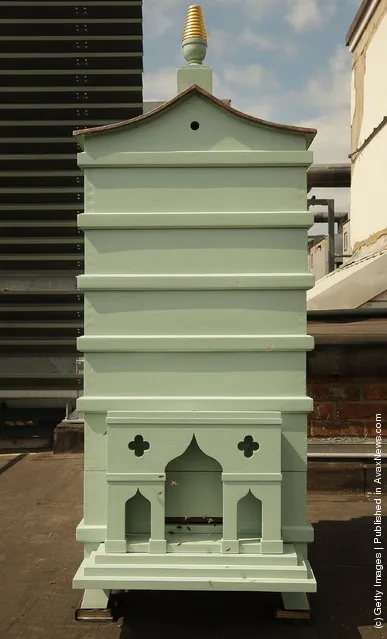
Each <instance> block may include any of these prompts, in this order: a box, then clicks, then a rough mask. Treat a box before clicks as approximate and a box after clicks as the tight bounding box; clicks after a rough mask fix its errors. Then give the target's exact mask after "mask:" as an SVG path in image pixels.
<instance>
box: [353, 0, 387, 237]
mask: <svg viewBox="0 0 387 639" xmlns="http://www.w3.org/2000/svg"><path fill="white" fill-rule="evenodd" d="M386 56H387V2H385V1H382V2H380V3H379V5H378V7H377V9H376V10H375V12H374V14H373V16H372V18H371V20H370V21H369V23H368V25H367V27H366V29H365V30H364V32H363V34H362V36H361V38H360V39H359V42H358V43H357V44H356V46H355V48H354V51H353V61H352V67H353V73H352V135H351V152H352V153H355V152H356V151H358V149H359V148H360V147H361V145H362V144H364V142H365V141H366V140H367V139H368V137H369V136H370V135H371V133H372V132H373V131H374V129H375V128H376V127H378V126H379V125H380V124H381V123H382V121H383V118H384V117H385V116H386V115H387V75H386V74H385V72H384V64H383V61H384V60H385V59H386ZM386 145H387V127H386V126H385V127H384V128H381V130H380V131H379V132H378V133H377V134H376V135H375V137H374V138H373V139H372V140H370V141H369V142H368V143H367V144H366V146H365V148H364V149H363V150H360V151H359V153H356V154H355V155H354V156H353V158H352V187H351V241H352V246H353V248H354V249H355V250H356V247H357V246H358V244H359V243H362V242H364V241H365V240H367V238H369V237H370V236H371V235H373V234H374V233H377V232H378V231H380V230H382V229H384V228H385V227H386V226H387V225H386V219H387V215H386V208H387V205H386V202H387V183H386V180H385V172H386V156H385V149H386ZM383 200H384V201H383Z"/></svg>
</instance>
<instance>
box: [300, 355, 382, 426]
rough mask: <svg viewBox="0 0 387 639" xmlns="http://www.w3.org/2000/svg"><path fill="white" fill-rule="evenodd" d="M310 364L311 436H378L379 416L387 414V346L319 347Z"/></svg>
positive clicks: (309, 357)
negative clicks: (377, 422)
mask: <svg viewBox="0 0 387 639" xmlns="http://www.w3.org/2000/svg"><path fill="white" fill-rule="evenodd" d="M307 361H308V376H307V379H308V394H309V396H310V397H312V398H313V399H314V410H313V412H312V413H309V416H308V435H309V437H337V436H339V437H343V436H348V437H374V436H375V415H376V414H377V413H381V414H382V415H386V414H387V344H372V345H353V344H351V345H321V346H316V348H315V350H314V351H312V352H310V353H308V358H307ZM383 436H384V437H387V424H386V423H384V425H383Z"/></svg>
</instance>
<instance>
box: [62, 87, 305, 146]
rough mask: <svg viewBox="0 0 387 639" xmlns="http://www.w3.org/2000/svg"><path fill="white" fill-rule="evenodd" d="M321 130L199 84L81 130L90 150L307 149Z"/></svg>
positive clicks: (82, 143) (78, 134)
mask: <svg viewBox="0 0 387 639" xmlns="http://www.w3.org/2000/svg"><path fill="white" fill-rule="evenodd" d="M315 134H316V131H315V129H307V128H302V127H296V126H290V125H285V124H277V123H274V122H269V121H266V120H262V119H259V118H256V117H253V116H251V115H247V114H245V113H242V112H241V111H237V110H236V109H234V108H232V107H231V106H229V105H228V104H226V103H225V102H224V101H222V100H219V99H217V98H215V97H214V96H213V95H212V94H211V93H208V92H207V91H205V90H204V89H202V88H201V87H198V86H195V85H193V86H192V87H190V88H189V89H187V90H186V91H184V92H183V93H180V94H179V95H177V96H176V97H175V98H173V99H172V100H170V101H168V102H165V103H164V104H162V105H161V106H159V107H157V108H156V109H154V110H153V111H150V112H148V113H146V114H144V115H141V116H138V117H137V118H132V119H131V120H125V121H123V122H118V123H115V124H109V125H105V126H101V127H95V128H91V129H83V130H80V131H75V132H74V135H76V136H77V139H78V141H79V142H80V144H81V146H83V147H84V148H86V147H87V150H88V152H89V153H90V152H93V153H96V154H98V153H99V151H100V150H101V149H102V147H103V149H104V151H105V152H106V151H107V150H108V151H109V152H119V151H123V150H126V151H139V152H147V151H150V152H163V151H167V150H168V151H207V150H212V151H235V150H262V151H265V150H267V151H277V150H281V151H282V150H289V151H304V150H305V149H307V148H308V147H309V146H310V144H311V142H312V140H313V138H314V136H315Z"/></svg>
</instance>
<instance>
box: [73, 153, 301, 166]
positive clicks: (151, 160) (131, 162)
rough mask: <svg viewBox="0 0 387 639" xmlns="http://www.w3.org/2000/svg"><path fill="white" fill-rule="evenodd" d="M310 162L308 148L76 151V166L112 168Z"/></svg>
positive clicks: (275, 164)
mask: <svg viewBox="0 0 387 639" xmlns="http://www.w3.org/2000/svg"><path fill="white" fill-rule="evenodd" d="M312 162H313V153H312V152H311V151H208V150H206V151H148V152H138V153H136V152H130V151H124V152H121V153H110V154H109V155H104V156H100V157H97V158H93V157H92V156H90V155H88V153H86V152H85V151H83V152H82V153H78V166H79V167H81V168H82V169H85V168H95V167H98V168H109V169H111V168H113V167H129V166H131V167H136V168H138V167H150V168H156V167H158V168H159V167H176V168H180V167H195V168H197V167H201V168H203V167H240V166H250V167H251V166H260V167H263V166H267V167H270V166H274V167H275V166H290V167H294V166H304V167H305V168H308V167H309V166H310V165H311V164H312Z"/></svg>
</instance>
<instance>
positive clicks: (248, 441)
mask: <svg viewBox="0 0 387 639" xmlns="http://www.w3.org/2000/svg"><path fill="white" fill-rule="evenodd" d="M238 450H241V451H243V454H244V456H245V457H252V456H253V455H254V453H256V452H257V450H259V444H258V442H256V441H254V437H253V436H252V435H246V437H245V438H244V440H243V442H239V444H238Z"/></svg>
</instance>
